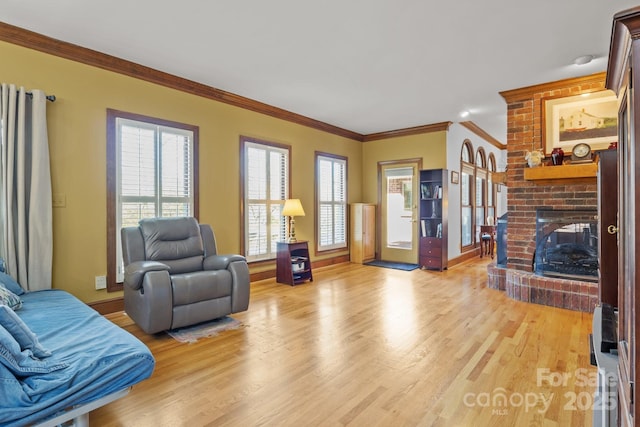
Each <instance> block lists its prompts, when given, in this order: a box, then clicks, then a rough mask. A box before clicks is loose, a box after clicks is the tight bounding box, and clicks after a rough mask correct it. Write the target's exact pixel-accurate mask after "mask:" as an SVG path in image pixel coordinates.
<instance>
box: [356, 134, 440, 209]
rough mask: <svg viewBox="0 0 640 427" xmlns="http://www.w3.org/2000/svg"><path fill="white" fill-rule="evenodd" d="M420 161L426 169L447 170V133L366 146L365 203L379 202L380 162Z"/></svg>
mask: <svg viewBox="0 0 640 427" xmlns="http://www.w3.org/2000/svg"><path fill="white" fill-rule="evenodd" d="M418 158H421V159H422V168H423V169H440V168H443V169H444V168H446V167H447V132H446V131H438V132H430V133H424V134H419V135H410V136H400V137H396V138H389V139H381V140H378V141H369V142H365V143H364V144H363V150H362V197H363V200H362V202H365V203H376V202H377V201H378V162H380V161H390V160H406V159H418Z"/></svg>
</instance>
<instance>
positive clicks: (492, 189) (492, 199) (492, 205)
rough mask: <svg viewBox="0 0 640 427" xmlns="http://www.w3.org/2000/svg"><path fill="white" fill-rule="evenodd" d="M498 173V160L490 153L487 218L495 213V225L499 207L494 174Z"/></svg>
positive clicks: (488, 161)
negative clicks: (497, 207)
mask: <svg viewBox="0 0 640 427" xmlns="http://www.w3.org/2000/svg"><path fill="white" fill-rule="evenodd" d="M495 172H496V158H495V156H494V155H493V153H489V158H488V160H487V214H486V217H489V216H490V213H491V212H490V211H493V215H491V216H493V224H494V225H495V224H496V221H497V218H496V215H497V212H496V205H497V200H496V197H497V195H498V194H497V193H498V191H497V188H498V185H497V184H496V183H495V182H494V181H493V174H494V173H495Z"/></svg>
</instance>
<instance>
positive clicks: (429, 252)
mask: <svg viewBox="0 0 640 427" xmlns="http://www.w3.org/2000/svg"><path fill="white" fill-rule="evenodd" d="M448 175H449V174H448V171H447V170H446V169H430V170H421V171H420V205H419V206H418V209H419V221H420V223H419V224H418V234H419V237H418V240H419V242H420V244H419V247H418V262H419V265H420V267H421V268H427V269H434V270H440V271H442V270H444V269H446V268H447V264H448V241H447V239H448V234H447V205H448V199H447V197H448V187H447V177H448Z"/></svg>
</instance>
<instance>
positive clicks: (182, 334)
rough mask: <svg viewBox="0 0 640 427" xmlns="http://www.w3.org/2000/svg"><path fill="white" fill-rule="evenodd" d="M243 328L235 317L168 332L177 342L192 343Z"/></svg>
mask: <svg viewBox="0 0 640 427" xmlns="http://www.w3.org/2000/svg"><path fill="white" fill-rule="evenodd" d="M240 326H242V322H240V321H239V320H236V319H234V318H233V317H229V316H224V317H221V318H219V319H214V320H210V321H208V322H202V323H198V324H197V325H193V326H185V327H184V328H178V329H172V330H170V331H167V333H168V334H169V335H171V336H172V337H173V338H174V339H175V340H176V341H179V342H183V343H192V342H196V341H198V340H199V339H200V338H209V337H213V336H216V335H218V334H219V333H220V332H222V331H227V330H230V329H238V328H239V327H240Z"/></svg>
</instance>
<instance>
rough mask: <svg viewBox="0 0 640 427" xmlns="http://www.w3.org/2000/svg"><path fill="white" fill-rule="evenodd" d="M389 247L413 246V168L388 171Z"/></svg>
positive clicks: (386, 173)
mask: <svg viewBox="0 0 640 427" xmlns="http://www.w3.org/2000/svg"><path fill="white" fill-rule="evenodd" d="M385 179H386V181H387V218H386V221H387V227H386V228H387V236H386V237H387V238H386V242H387V247H388V248H394V249H406V250H411V249H412V246H413V243H412V242H413V222H412V219H413V168H397V169H387V170H386V171H385Z"/></svg>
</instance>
